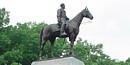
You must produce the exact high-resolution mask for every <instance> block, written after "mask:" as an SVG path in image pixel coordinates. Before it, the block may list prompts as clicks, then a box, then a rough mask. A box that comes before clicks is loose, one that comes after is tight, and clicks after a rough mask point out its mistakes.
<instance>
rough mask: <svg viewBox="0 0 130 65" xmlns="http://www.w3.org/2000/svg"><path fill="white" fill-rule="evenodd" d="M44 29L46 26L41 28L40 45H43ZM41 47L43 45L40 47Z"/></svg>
mask: <svg viewBox="0 0 130 65" xmlns="http://www.w3.org/2000/svg"><path fill="white" fill-rule="evenodd" d="M43 30H44V28H43V29H42V30H41V32H40V46H41V45H42V36H43ZM40 48H41V47H40Z"/></svg>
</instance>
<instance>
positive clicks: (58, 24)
mask: <svg viewBox="0 0 130 65" xmlns="http://www.w3.org/2000/svg"><path fill="white" fill-rule="evenodd" d="M68 22H69V21H67V22H66V24H65V29H67V28H68V27H69V23H68ZM61 25H62V23H57V26H58V28H61Z"/></svg>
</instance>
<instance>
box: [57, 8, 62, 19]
mask: <svg viewBox="0 0 130 65" xmlns="http://www.w3.org/2000/svg"><path fill="white" fill-rule="evenodd" d="M57 19H58V21H61V10H60V9H59V10H58V11H57Z"/></svg>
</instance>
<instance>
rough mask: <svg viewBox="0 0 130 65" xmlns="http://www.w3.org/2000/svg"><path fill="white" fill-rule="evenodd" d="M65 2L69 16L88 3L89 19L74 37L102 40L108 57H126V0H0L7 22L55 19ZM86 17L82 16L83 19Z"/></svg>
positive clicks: (129, 13)
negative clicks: (5, 12) (7, 12)
mask: <svg viewBox="0 0 130 65" xmlns="http://www.w3.org/2000/svg"><path fill="white" fill-rule="evenodd" d="M60 3H65V5H66V13H67V16H68V17H69V18H70V19H72V18H73V17H74V16H75V15H76V14H78V13H79V12H80V11H81V10H83V9H84V8H85V7H86V6H87V7H88V9H89V11H90V12H91V14H92V15H93V16H94V19H93V20H92V23H86V24H81V26H80V33H79V35H78V37H81V38H82V39H83V40H88V42H89V43H92V44H99V43H102V44H103V51H104V53H105V54H108V55H109V56H110V57H111V58H112V59H118V60H122V61H124V60H126V59H127V58H128V57H130V51H129V50H130V18H128V17H130V7H129V6H130V2H129V0H0V8H2V7H5V8H6V10H7V11H10V19H11V21H10V24H13V25H14V24H16V23H17V22H21V23H25V22H30V21H32V22H35V21H36V22H38V23H39V22H43V21H44V22H45V23H48V24H52V23H57V18H56V13H57V9H59V8H60V6H59V5H60ZM87 21H89V19H86V18H84V19H83V23H85V22H87Z"/></svg>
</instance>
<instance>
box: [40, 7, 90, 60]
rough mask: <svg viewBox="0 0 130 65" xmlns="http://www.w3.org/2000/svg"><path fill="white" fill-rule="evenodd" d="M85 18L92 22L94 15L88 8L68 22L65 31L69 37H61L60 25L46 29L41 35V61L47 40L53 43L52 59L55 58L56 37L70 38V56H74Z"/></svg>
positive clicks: (51, 47) (53, 25)
mask: <svg viewBox="0 0 130 65" xmlns="http://www.w3.org/2000/svg"><path fill="white" fill-rule="evenodd" d="M84 17H86V18H89V19H91V20H92V19H93V15H92V14H91V13H90V12H89V10H88V8H87V7H86V8H85V9H83V10H82V11H81V12H79V13H78V14H77V15H76V16H75V17H74V18H73V19H72V20H70V21H67V23H66V24H65V30H64V31H65V33H66V34H67V35H63V36H61V35H60V28H61V26H60V25H58V24H50V25H48V26H47V27H45V28H44V29H42V30H41V33H40V53H39V56H40V58H39V59H40V60H41V59H42V53H43V52H42V51H43V49H44V46H45V44H46V42H47V40H49V41H50V43H51V45H50V53H51V57H54V55H53V48H54V42H55V39H56V37H60V38H66V37H69V41H70V42H71V43H70V47H71V48H70V53H69V54H70V55H72V54H73V45H74V41H75V39H76V37H77V35H78V33H79V27H80V24H81V22H82V20H83V18H84ZM43 54H44V53H43Z"/></svg>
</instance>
